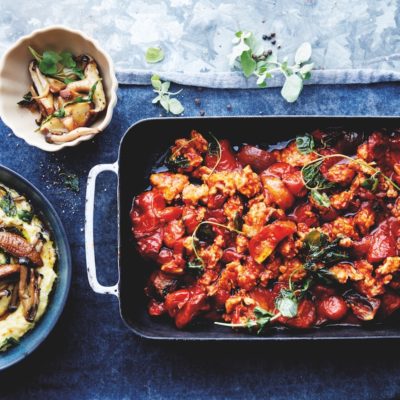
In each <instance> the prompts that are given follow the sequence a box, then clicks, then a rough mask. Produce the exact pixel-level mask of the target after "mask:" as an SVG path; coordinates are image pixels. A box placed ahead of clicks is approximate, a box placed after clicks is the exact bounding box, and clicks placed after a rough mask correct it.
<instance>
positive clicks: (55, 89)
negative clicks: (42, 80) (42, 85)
mask: <svg viewBox="0 0 400 400" xmlns="http://www.w3.org/2000/svg"><path fill="white" fill-rule="evenodd" d="M46 80H47V82H48V84H49V89H50V92H51V93H54V94H57V93H60V91H61V90H63V89H65V88H66V86H67V85H66V84H65V83H64V82H61V81H59V80H58V79H54V78H49V77H48V76H47V77H46Z"/></svg>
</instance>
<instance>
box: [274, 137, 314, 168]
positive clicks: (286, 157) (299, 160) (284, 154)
mask: <svg viewBox="0 0 400 400" xmlns="http://www.w3.org/2000/svg"><path fill="white" fill-rule="evenodd" d="M279 158H280V160H279V161H283V162H286V163H288V164H290V165H291V166H292V167H302V166H304V165H305V164H308V163H309V162H311V161H313V160H315V159H316V158H318V156H317V155H316V154H315V153H309V154H303V153H300V152H299V150H298V149H297V145H296V142H292V143H290V144H289V146H287V147H285V148H284V149H282V150H281V151H280V157H279Z"/></svg>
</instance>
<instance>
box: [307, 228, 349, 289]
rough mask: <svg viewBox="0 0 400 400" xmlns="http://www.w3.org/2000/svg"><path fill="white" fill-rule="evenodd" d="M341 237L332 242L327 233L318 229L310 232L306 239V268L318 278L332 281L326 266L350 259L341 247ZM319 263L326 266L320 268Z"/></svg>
mask: <svg viewBox="0 0 400 400" xmlns="http://www.w3.org/2000/svg"><path fill="white" fill-rule="evenodd" d="M340 239H341V238H339V237H338V238H336V239H335V240H333V241H331V242H330V241H329V238H328V236H327V235H325V234H324V233H321V232H319V231H317V230H313V231H311V232H310V233H308V234H307V236H306V237H305V239H304V250H305V253H306V255H305V262H304V269H306V270H307V271H309V272H311V273H312V274H313V275H314V276H316V277H317V278H320V279H322V280H324V281H327V282H330V281H332V274H331V273H330V272H329V270H328V269H327V268H325V267H326V266H331V265H334V264H337V263H339V262H341V261H345V260H348V259H349V254H348V252H347V251H346V250H344V249H342V248H341V247H339V242H340ZM319 263H322V264H323V265H324V267H322V268H319V266H318V264H319Z"/></svg>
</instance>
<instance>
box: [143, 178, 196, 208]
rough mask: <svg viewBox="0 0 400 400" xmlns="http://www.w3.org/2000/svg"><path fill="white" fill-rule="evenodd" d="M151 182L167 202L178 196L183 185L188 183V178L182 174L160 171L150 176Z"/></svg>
mask: <svg viewBox="0 0 400 400" xmlns="http://www.w3.org/2000/svg"><path fill="white" fill-rule="evenodd" d="M150 182H151V184H152V185H153V186H154V187H155V188H157V189H159V190H160V192H161V193H162V195H163V196H164V199H165V200H166V201H167V202H169V203H170V202H171V201H172V200H174V199H176V198H178V196H179V195H180V194H181V193H182V190H183V189H184V187H185V186H186V185H187V184H188V183H189V178H188V177H187V176H186V175H183V174H174V173H172V172H160V173H158V174H152V175H151V176H150Z"/></svg>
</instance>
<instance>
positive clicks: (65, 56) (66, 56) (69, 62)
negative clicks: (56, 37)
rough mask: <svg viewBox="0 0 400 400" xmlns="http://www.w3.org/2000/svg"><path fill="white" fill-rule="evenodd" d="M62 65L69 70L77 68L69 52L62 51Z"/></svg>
mask: <svg viewBox="0 0 400 400" xmlns="http://www.w3.org/2000/svg"><path fill="white" fill-rule="evenodd" d="M60 63H61V64H62V65H64V67H67V68H75V67H76V61H75V60H74V57H73V55H72V53H70V52H69V51H62V52H61V53H60Z"/></svg>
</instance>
